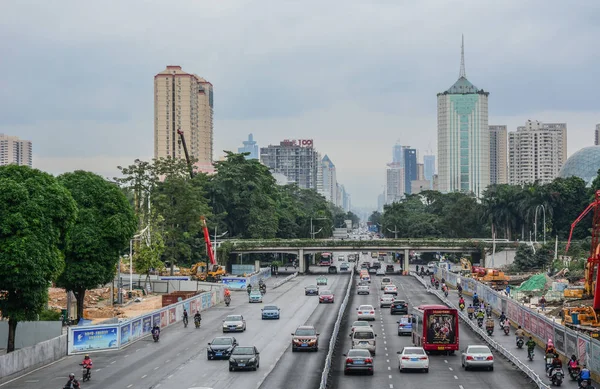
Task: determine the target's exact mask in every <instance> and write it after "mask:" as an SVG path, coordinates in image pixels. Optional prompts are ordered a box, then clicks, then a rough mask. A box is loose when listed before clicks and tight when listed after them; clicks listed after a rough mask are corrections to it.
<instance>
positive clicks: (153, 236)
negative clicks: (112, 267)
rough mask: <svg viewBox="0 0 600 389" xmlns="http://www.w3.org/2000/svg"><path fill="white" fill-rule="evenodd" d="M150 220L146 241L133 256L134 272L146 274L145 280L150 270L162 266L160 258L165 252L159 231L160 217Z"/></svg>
mask: <svg viewBox="0 0 600 389" xmlns="http://www.w3.org/2000/svg"><path fill="white" fill-rule="evenodd" d="M151 220H152V222H151V223H150V225H149V226H148V232H147V234H148V241H146V242H142V244H140V245H139V247H138V249H137V250H136V251H135V253H134V255H133V264H134V267H135V271H136V272H138V273H140V274H146V279H148V278H149V277H150V271H151V270H152V269H161V268H162V267H163V266H164V264H163V262H162V261H161V257H162V255H163V253H164V251H165V242H164V240H163V237H162V234H161V233H160V230H159V224H160V222H161V221H162V217H160V215H159V216H155V217H154V218H152V219H151Z"/></svg>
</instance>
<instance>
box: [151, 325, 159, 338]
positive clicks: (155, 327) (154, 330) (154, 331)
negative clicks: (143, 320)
mask: <svg viewBox="0 0 600 389" xmlns="http://www.w3.org/2000/svg"><path fill="white" fill-rule="evenodd" d="M152 335H153V336H159V335H160V327H159V326H158V324H155V325H154V327H152Z"/></svg>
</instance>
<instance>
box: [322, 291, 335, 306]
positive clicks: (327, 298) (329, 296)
mask: <svg viewBox="0 0 600 389" xmlns="http://www.w3.org/2000/svg"><path fill="white" fill-rule="evenodd" d="M321 303H332V304H333V292H331V291H330V290H322V291H320V292H319V304H321Z"/></svg>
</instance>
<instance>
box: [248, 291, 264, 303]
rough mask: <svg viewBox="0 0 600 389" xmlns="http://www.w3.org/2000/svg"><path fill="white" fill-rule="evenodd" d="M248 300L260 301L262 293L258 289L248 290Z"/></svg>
mask: <svg viewBox="0 0 600 389" xmlns="http://www.w3.org/2000/svg"><path fill="white" fill-rule="evenodd" d="M248 301H249V302H251V303H262V293H260V290H253V291H252V292H250V296H249V298H248Z"/></svg>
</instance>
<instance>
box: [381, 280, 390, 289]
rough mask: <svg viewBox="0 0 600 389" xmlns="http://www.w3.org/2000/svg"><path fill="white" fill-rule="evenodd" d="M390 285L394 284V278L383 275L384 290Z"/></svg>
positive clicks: (382, 286)
mask: <svg viewBox="0 0 600 389" xmlns="http://www.w3.org/2000/svg"><path fill="white" fill-rule="evenodd" d="M388 285H392V279H391V278H390V277H383V278H382V279H381V290H384V289H385V287H386V286H388Z"/></svg>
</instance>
